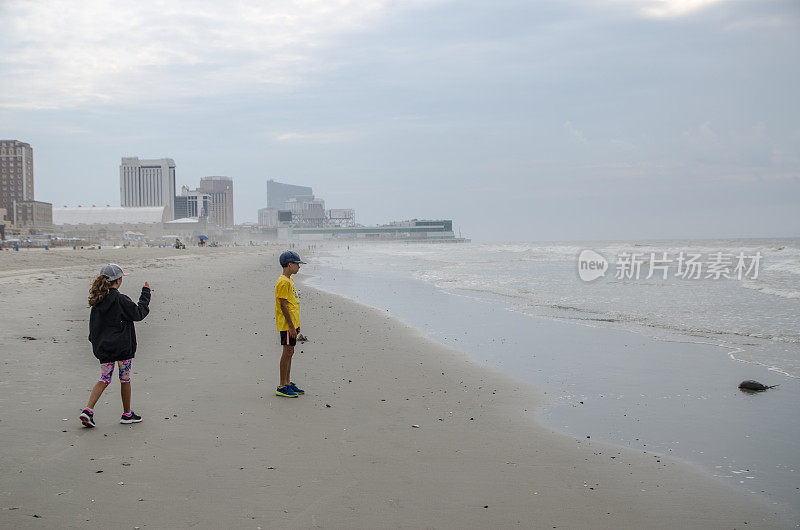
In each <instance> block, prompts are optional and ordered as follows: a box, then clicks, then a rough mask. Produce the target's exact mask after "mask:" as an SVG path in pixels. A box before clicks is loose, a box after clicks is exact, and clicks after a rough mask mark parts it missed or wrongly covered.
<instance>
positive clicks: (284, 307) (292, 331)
mask: <svg viewBox="0 0 800 530" xmlns="http://www.w3.org/2000/svg"><path fill="white" fill-rule="evenodd" d="M278 300H280V302H281V313H283V318H285V319H286V323H287V324H289V336H290V337H292V338H295V337H297V328H296V327H295V325H294V322H292V315H291V314H290V313H289V301H288V300H287V299H286V298H279V299H278Z"/></svg>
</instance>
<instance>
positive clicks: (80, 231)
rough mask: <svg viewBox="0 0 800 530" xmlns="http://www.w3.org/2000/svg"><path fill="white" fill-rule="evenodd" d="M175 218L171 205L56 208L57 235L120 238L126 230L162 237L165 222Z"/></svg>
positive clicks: (55, 225) (54, 211)
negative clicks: (170, 209)
mask: <svg viewBox="0 0 800 530" xmlns="http://www.w3.org/2000/svg"><path fill="white" fill-rule="evenodd" d="M171 219H172V212H170V211H169V207H167V206H143V207H120V206H105V207H95V206H91V207H84V206H78V207H66V206H65V207H63V208H53V225H54V230H55V232H56V233H57V234H59V235H62V236H66V237H84V238H90V239H96V240H104V239H120V238H124V236H125V234H126V233H136V234H138V235H141V236H145V235H146V236H148V237H158V236H160V235H161V234H163V233H164V223H165V222H167V221H169V220H171Z"/></svg>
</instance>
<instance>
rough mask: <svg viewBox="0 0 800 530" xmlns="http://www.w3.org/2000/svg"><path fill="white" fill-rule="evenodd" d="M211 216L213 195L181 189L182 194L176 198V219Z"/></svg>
mask: <svg viewBox="0 0 800 530" xmlns="http://www.w3.org/2000/svg"><path fill="white" fill-rule="evenodd" d="M210 215H211V194H210V193H206V192H203V191H200V190H190V189H189V187H188V186H183V187H181V194H180V195H178V196H177V197H175V215H174V217H175V219H185V218H187V217H198V218H200V217H203V218H208V217H209V216H210Z"/></svg>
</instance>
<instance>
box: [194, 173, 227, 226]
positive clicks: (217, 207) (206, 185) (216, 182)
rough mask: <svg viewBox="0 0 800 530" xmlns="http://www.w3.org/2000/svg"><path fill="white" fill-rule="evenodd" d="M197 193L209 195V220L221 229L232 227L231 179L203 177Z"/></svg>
mask: <svg viewBox="0 0 800 530" xmlns="http://www.w3.org/2000/svg"><path fill="white" fill-rule="evenodd" d="M197 190H198V191H202V192H204V193H208V194H209V195H211V211H210V212H209V214H208V215H209V218H211V220H212V222H214V223H216V224H217V225H218V226H220V227H222V228H230V227H232V226H233V179H232V178H230V177H203V178H201V179H200V187H199V188H197Z"/></svg>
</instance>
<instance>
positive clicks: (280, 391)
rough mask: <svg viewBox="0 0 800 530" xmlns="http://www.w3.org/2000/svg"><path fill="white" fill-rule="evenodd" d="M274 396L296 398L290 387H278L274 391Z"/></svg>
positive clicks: (295, 393)
mask: <svg viewBox="0 0 800 530" xmlns="http://www.w3.org/2000/svg"><path fill="white" fill-rule="evenodd" d="M275 395H276V396H281V397H288V398H296V397H298V396H297V392H295V391H294V390H292V387H291V385H286V386H279V387H278V388H276V389H275Z"/></svg>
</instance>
